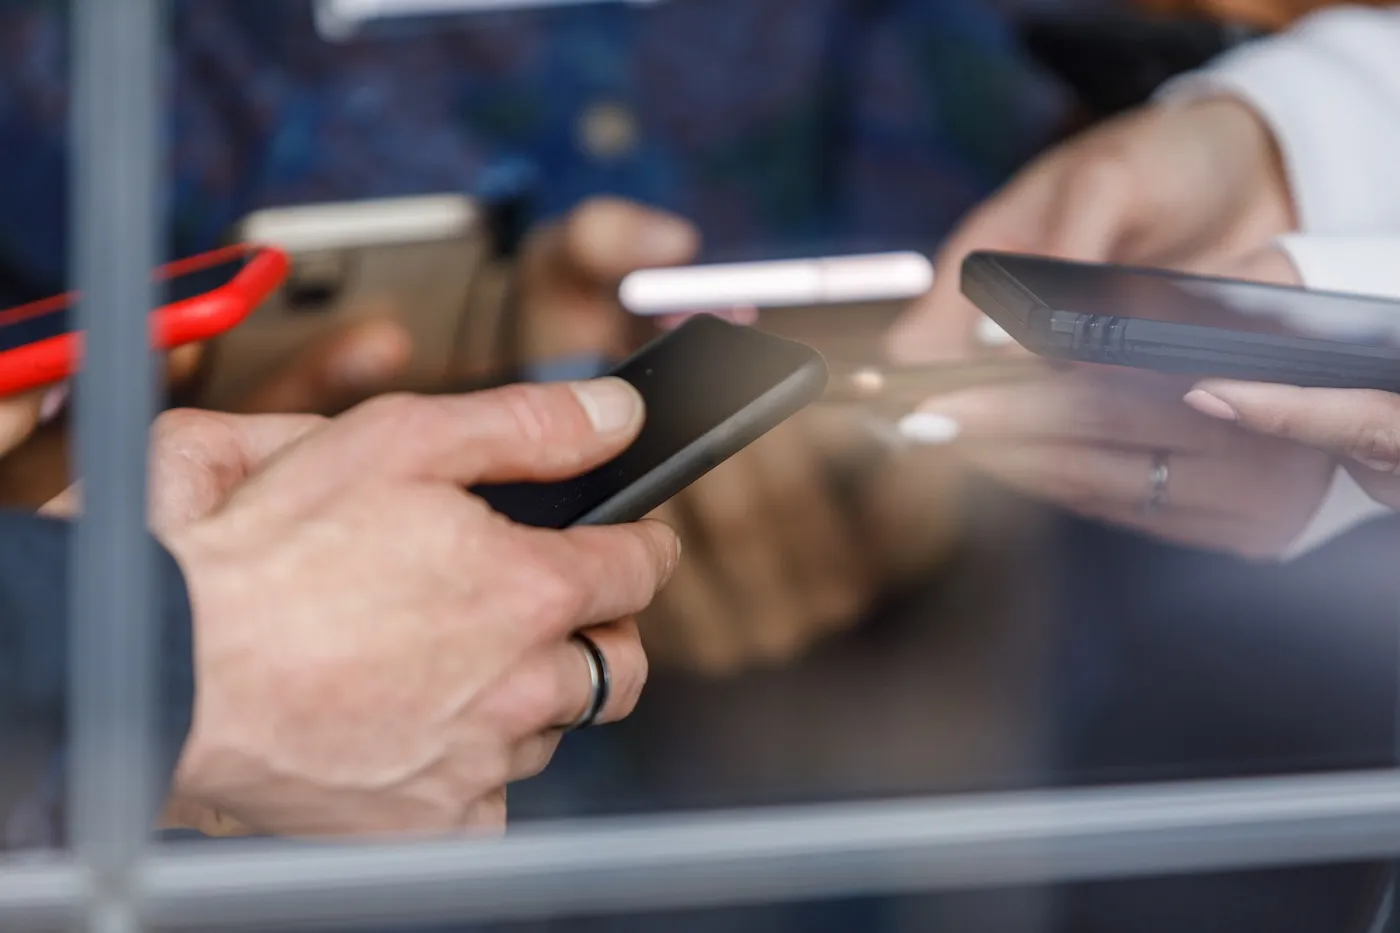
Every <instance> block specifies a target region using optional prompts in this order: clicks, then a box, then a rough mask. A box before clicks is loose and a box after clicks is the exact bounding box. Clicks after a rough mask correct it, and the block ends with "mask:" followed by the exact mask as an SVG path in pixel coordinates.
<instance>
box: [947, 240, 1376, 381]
mask: <svg viewBox="0 0 1400 933" xmlns="http://www.w3.org/2000/svg"><path fill="white" fill-rule="evenodd" d="M962 290H963V294H965V295H966V296H967V297H968V298H969V299H971V300H972V302H973V303H974V304H976V305H977V307H978V308H980V309H981V310H982V311H983V313H985V314H986V315H987V316H989V317H990V318H992V319H993V320H994V321H996V322H997V323H998V324H999V325H1001V326H1002V327H1003V328H1004V329H1005V330H1006V331H1007V333H1009V334H1010V335H1011V336H1012V337H1013V338H1014V339H1015V340H1016V341H1017V342H1018V343H1020V344H1021V345H1022V346H1023V347H1025V348H1026V349H1028V350H1031V351H1032V352H1034V353H1037V354H1040V355H1041V356H1046V357H1051V358H1055V359H1061V360H1071V361H1078V362H1087V363H1107V364H1111V365H1117V366H1136V367H1140V368H1144V369H1154V370H1158V371H1161V372H1172V373H1183V374H1191V375H1199V376H1224V377H1229V378H1235V379H1249V380H1254V381H1259V382H1279V383H1286V384H1289V385H1299V386H1322V387H1332V388H1367V389H1383V390H1386V391H1389V392H1400V302H1395V301H1387V300H1384V299H1380V298H1371V297H1364V296H1360V295H1346V294H1338V293H1334V292H1318V291H1310V290H1308V289H1304V288H1290V287H1287V286H1280V285H1265V284H1261V283H1258V282H1245V281H1238V280H1234V279H1225V278H1216V277H1210V276H1196V275H1184V274H1180V273H1175V272H1167V271H1163V270H1160V269H1143V268H1134V267H1129V266H1115V265H1108V264H1098V263H1079V262H1066V261H1061V260H1056V259H1047V258H1045V257H1039V256H1021V255H1013V254H1007V253H992V252H981V253H973V254H971V255H969V256H968V257H967V259H966V260H965V261H964V262H963V267H962Z"/></svg>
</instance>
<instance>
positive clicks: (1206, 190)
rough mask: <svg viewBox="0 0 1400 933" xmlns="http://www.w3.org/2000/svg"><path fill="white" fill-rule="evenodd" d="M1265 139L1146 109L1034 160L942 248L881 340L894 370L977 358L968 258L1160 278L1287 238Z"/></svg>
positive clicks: (1244, 113)
mask: <svg viewBox="0 0 1400 933" xmlns="http://www.w3.org/2000/svg"><path fill="white" fill-rule="evenodd" d="M1294 225H1295V222H1294V219H1293V205H1292V196H1291V194H1290V192H1289V190H1288V185H1287V181H1286V178H1285V177H1284V173H1283V170H1282V166H1281V163H1280V160H1279V157H1278V154H1277V152H1276V151H1275V146H1274V141H1273V137H1272V135H1271V134H1270V133H1269V131H1268V129H1267V128H1266V127H1265V125H1264V123H1263V122H1262V121H1261V120H1260V119H1259V118H1258V117H1257V116H1256V115H1255V113H1254V111H1253V110H1251V109H1250V108H1249V107H1248V106H1246V105H1244V104H1243V103H1238V102H1236V101H1234V100H1232V99H1229V98H1219V99H1213V100H1208V101H1202V102H1199V103H1193V104H1187V105H1183V106H1172V105H1168V106H1154V107H1150V108H1147V109H1144V110H1139V111H1136V112H1134V113H1131V114H1128V115H1126V116H1123V117H1120V118H1117V119H1115V120H1110V121H1109V122H1107V123H1105V124H1103V125H1101V126H1099V127H1098V128H1096V129H1093V130H1090V131H1089V132H1087V133H1084V134H1083V135H1081V136H1079V137H1077V138H1075V139H1072V140H1070V141H1069V142H1067V143H1065V144H1063V145H1061V146H1060V147H1058V148H1057V149H1055V150H1053V151H1051V152H1050V153H1048V154H1046V155H1044V156H1042V157H1041V158H1040V159H1038V160H1036V161H1035V162H1033V163H1032V164H1031V165H1030V166H1029V167H1028V168H1026V169H1025V170H1023V171H1022V172H1021V173H1020V174H1019V175H1017V176H1016V177H1015V178H1014V179H1013V180H1012V181H1011V183H1010V184H1009V185H1008V186H1007V187H1006V188H1005V189H1004V190H1003V191H1001V192H1000V193H998V194H997V195H995V196H993V197H992V198H991V199H990V200H988V201H987V202H986V203H985V204H983V205H981V206H980V207H978V208H977V209H976V210H975V211H974V212H973V213H972V215H971V216H970V217H969V218H968V219H967V220H966V221H964V222H963V223H962V224H961V225H960V226H959V228H958V229H957V230H956V231H955V232H954V233H953V235H952V236H951V237H950V238H949V240H948V241H947V243H946V245H945V246H944V248H943V250H942V252H941V254H940V256H939V259H938V270H937V275H936V277H935V279H934V286H933V289H932V290H931V291H930V292H929V294H928V295H927V296H925V297H924V298H923V299H921V300H920V301H919V302H917V303H916V304H915V305H914V307H913V308H912V309H911V310H910V311H909V312H908V313H907V314H906V315H905V317H904V319H903V320H902V321H901V322H900V324H899V325H898V326H897V327H896V328H895V329H894V330H893V331H892V333H891V334H890V337H889V347H890V352H891V353H892V354H893V355H894V356H895V357H896V358H898V359H903V360H929V359H939V358H956V357H961V356H965V355H968V354H973V353H977V352H981V351H982V350H983V349H984V342H983V340H982V339H981V337H980V336H979V330H980V328H981V325H982V321H983V317H982V315H981V312H979V311H978V310H977V309H976V308H975V307H974V306H973V305H972V303H971V302H969V301H967V300H966V299H965V298H963V296H962V294H961V291H960V284H959V280H960V270H961V267H962V261H963V258H964V257H965V256H966V255H967V254H968V253H969V252H971V251H973V250H979V249H988V250H1002V251H1007V252H1024V253H1040V254H1046V255H1053V256H1061V257H1065V258H1070V259H1079V260H1088V261H1114V262H1124V263H1138V264H1145V265H1154V266H1160V267H1165V268H1176V269H1185V270H1198V269H1205V268H1219V267H1220V266H1222V265H1223V264H1225V263H1227V262H1229V261H1231V260H1233V259H1234V258H1236V257H1238V256H1241V255H1245V254H1248V253H1251V252H1253V251H1254V250H1257V249H1260V248H1262V247H1263V246H1265V245H1266V244H1267V243H1269V242H1271V241H1272V240H1273V239H1274V238H1275V237H1276V236H1278V235H1280V234H1282V233H1285V232H1287V231H1288V230H1291V229H1292V228H1293V227H1294Z"/></svg>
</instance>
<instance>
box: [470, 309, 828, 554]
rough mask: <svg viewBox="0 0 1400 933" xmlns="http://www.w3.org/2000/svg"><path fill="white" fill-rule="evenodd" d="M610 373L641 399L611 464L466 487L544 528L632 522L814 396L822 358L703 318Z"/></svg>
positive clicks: (821, 383)
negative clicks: (554, 477)
mask: <svg viewBox="0 0 1400 933" xmlns="http://www.w3.org/2000/svg"><path fill="white" fill-rule="evenodd" d="M610 375H614V376H617V377H619V378H622V379H625V380H626V381H628V382H630V383H631V384H632V385H633V386H635V387H636V388H637V391H638V392H640V393H641V396H642V398H643V400H644V401H645V402H646V423H645V424H644V425H643V426H642V430H641V433H640V435H638V437H637V440H636V441H635V442H634V443H633V444H632V446H631V447H629V448H628V449H627V450H626V451H624V452H623V453H622V454H621V456H619V457H617V458H616V459H615V460H613V461H612V462H610V463H607V464H604V465H603V466H601V467H598V468H597V469H595V470H593V471H591V472H589V473H586V474H584V475H583V476H579V477H576V478H574V479H570V480H565V481H563V482H558V483H516V484H509V485H501V486H487V487H479V488H477V489H474V490H472V491H473V492H474V493H475V494H477V495H479V496H481V497H482V498H483V499H485V500H486V502H487V503H489V504H490V505H491V506H492V507H493V508H495V509H496V510H497V511H498V512H500V513H501V514H503V515H505V516H506V517H507V518H510V519H512V520H513V521H516V522H519V523H521V524H525V525H532V526H536V527H542V528H568V527H571V526H576V525H607V524H620V523H626V522H632V521H638V520H640V519H642V518H644V517H646V516H647V515H648V514H649V513H650V512H652V511H653V510H654V509H656V508H657V507H658V506H660V505H662V504H664V503H665V502H666V501H667V500H668V499H670V498H671V497H673V496H675V495H676V494H677V493H679V492H681V491H682V490H684V489H685V488H686V487H687V486H689V485H690V484H692V483H694V482H695V481H696V480H698V479H699V478H700V477H702V476H704V475H705V474H706V473H708V472H709V471H710V470H712V469H714V468H715V467H716V466H718V465H719V464H721V463H723V462H724V461H725V460H727V459H729V458H730V457H732V456H734V455H735V454H736V453H738V452H739V451H741V450H743V449H744V448H745V447H747V446H748V445H749V444H751V443H753V442H754V441H756V440H758V439H759V438H760V437H762V436H763V435H764V434H766V433H768V432H769V431H771V430H772V429H773V428H775V427H777V426H778V425H779V424H781V423H782V422H784V421H785V420H787V419H788V418H790V417H791V416H793V415H795V414H797V413H798V412H799V411H801V410H802V409H803V408H805V407H806V406H807V405H808V404H810V403H811V402H813V401H815V400H816V399H818V398H819V397H820V396H821V394H822V392H823V390H824V389H825V388H826V383H827V368H826V363H825V361H824V360H823V359H822V357H821V355H820V354H819V353H817V352H816V351H815V350H812V349H811V348H810V347H807V346H805V345H803V344H800V343H797V342H796V341H792V340H785V339H783V338H781V337H775V336H773V335H771V334H767V333H764V332H762V331H759V330H755V329H753V328H750V327H743V326H740V325H736V324H729V323H727V322H725V321H722V320H719V319H717V318H714V317H711V316H709V315H701V316H698V317H695V318H692V319H690V320H689V321H687V322H686V323H684V324H682V325H681V326H680V327H678V328H676V329H675V330H673V331H671V332H670V333H668V334H665V335H663V336H661V337H659V338H657V339H656V340H654V341H652V342H651V343H650V344H648V345H647V346H645V347H643V348H642V349H641V350H640V351H638V352H637V353H636V354H635V355H633V356H632V357H631V358H630V359H628V360H627V361H625V362H623V363H622V364H621V365H619V366H618V367H617V368H615V369H614V370H613V371H612V372H611V374H610Z"/></svg>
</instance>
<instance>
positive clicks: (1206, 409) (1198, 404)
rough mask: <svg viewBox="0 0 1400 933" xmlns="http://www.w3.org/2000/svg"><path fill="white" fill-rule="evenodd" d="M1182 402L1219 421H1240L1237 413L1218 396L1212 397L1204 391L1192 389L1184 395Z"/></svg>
mask: <svg viewBox="0 0 1400 933" xmlns="http://www.w3.org/2000/svg"><path fill="white" fill-rule="evenodd" d="M1184 401H1185V402H1186V404H1187V405H1190V406H1191V407H1192V408H1194V409H1196V411H1198V412H1200V413H1201V414H1203V415H1205V416H1207V417H1210V418H1217V419H1219V420H1221V421H1238V420H1240V416H1239V413H1238V412H1236V411H1235V409H1234V407H1233V406H1232V405H1231V404H1230V403H1229V402H1227V401H1225V400H1224V399H1223V398H1221V397H1220V396H1218V395H1212V394H1211V393H1209V392H1207V391H1206V390H1205V389H1192V390H1191V391H1190V392H1187V393H1186V398H1185V399H1184Z"/></svg>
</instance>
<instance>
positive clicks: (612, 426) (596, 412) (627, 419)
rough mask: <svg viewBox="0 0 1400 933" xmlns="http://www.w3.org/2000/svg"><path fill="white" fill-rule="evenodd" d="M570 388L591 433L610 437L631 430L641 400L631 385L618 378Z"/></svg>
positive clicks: (640, 405)
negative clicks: (590, 423) (585, 413)
mask: <svg viewBox="0 0 1400 933" xmlns="http://www.w3.org/2000/svg"><path fill="white" fill-rule="evenodd" d="M570 388H572V389H573V391H574V396H575V397H576V398H577V399H578V403H579V404H580V405H582V406H583V410H584V411H585V412H587V413H588V420H589V421H591V422H592V423H593V430H595V431H597V432H598V433H599V434H612V433H614V432H616V431H621V430H624V429H625V428H628V427H631V425H632V422H633V421H635V420H637V418H638V417H640V416H641V413H642V397H641V396H640V395H638V394H637V390H636V389H634V388H632V386H631V385H629V384H628V383H626V382H624V381H623V380H621V379H617V378H608V379H594V380H591V381H589V382H576V383H574V384H573V385H572V386H570Z"/></svg>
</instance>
